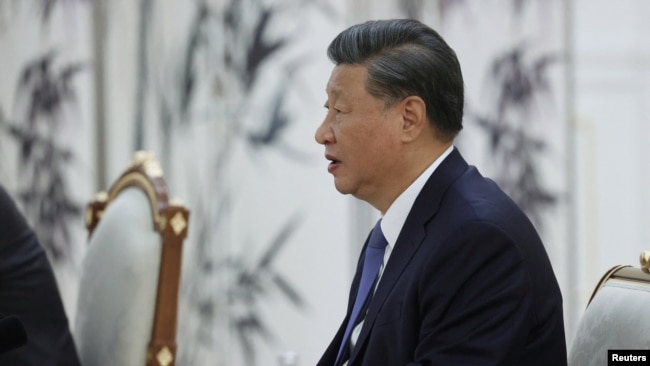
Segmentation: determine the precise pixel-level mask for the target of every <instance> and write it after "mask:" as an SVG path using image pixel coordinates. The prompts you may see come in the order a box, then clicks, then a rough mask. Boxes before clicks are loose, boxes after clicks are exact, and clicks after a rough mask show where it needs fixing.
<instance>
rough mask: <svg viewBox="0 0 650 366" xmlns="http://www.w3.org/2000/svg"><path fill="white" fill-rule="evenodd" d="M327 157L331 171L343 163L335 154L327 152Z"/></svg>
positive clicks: (328, 167) (328, 168)
mask: <svg viewBox="0 0 650 366" xmlns="http://www.w3.org/2000/svg"><path fill="white" fill-rule="evenodd" d="M325 159H327V160H329V161H330V164H329V165H328V166H327V171H328V172H330V173H332V172H334V171H335V170H336V169H337V168H338V167H339V166H340V165H341V161H340V160H338V159H337V158H336V157H335V156H333V155H329V154H325Z"/></svg>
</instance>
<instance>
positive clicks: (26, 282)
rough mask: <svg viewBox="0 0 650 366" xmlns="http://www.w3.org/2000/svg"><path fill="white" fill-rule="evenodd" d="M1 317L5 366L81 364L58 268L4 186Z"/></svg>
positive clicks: (0, 359) (0, 352)
mask: <svg viewBox="0 0 650 366" xmlns="http://www.w3.org/2000/svg"><path fill="white" fill-rule="evenodd" d="M0 313H2V314H4V315H6V317H4V316H2V315H0V365H12V366H21V365H25V366H27V365H30V366H31V365H39V366H40V365H43V366H47V365H52V366H76V365H79V360H78V358H77V352H76V350H75V346H74V342H73V339H72V336H71V334H70V329H69V327H68V318H67V317H66V314H65V311H64V309H63V303H62V302H61V296H60V295H59V289H58V286H57V283H56V280H55V278H54V274H53V272H52V267H51V266H50V263H49V261H48V259H47V256H46V254H45V251H44V250H43V248H42V247H41V245H40V244H39V242H38V239H37V238H36V235H35V234H34V231H33V230H32V229H31V228H30V227H29V225H28V224H27V221H26V220H25V218H24V216H23V215H22V214H21V212H20V211H19V210H18V207H16V205H15V203H14V201H13V200H12V199H11V197H10V196H9V194H7V192H6V191H5V190H4V188H3V187H2V186H1V185H0ZM3 325H4V326H3ZM25 333H26V337H25ZM25 338H26V339H25Z"/></svg>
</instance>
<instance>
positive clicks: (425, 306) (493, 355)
mask: <svg viewBox="0 0 650 366" xmlns="http://www.w3.org/2000/svg"><path fill="white" fill-rule="evenodd" d="M366 244H367V243H366ZM364 248H365V246H364ZM361 258H363V252H362V253H361ZM362 263H363V260H360V261H359V266H358V268H357V272H356V275H355V278H354V280H353V283H352V288H351V291H350V302H349V304H350V305H349V306H348V313H347V316H346V318H345V319H344V321H343V323H342V325H341V327H340V329H339V331H338V332H337V334H336V336H335V337H334V339H333V340H332V343H331V344H330V346H329V347H328V348H327V350H326V351H325V353H324V355H323V356H322V358H321V360H320V361H319V362H318V366H333V365H334V363H335V360H336V356H337V352H338V349H339V345H340V342H341V338H342V337H343V332H344V330H345V324H346V323H347V320H348V319H347V318H348V317H349V316H350V311H351V307H352V305H351V304H353V303H354V297H355V294H356V289H357V286H358V283H359V277H360V273H361V268H360V266H361V265H362ZM565 342H566V341H565V335H564V324H563V315H562V296H561V294H560V289H559V286H558V284H557V280H556V278H555V275H554V273H553V270H552V268H551V264H550V262H549V259H548V256H547V253H546V251H545V249H544V246H543V244H542V242H541V240H540V238H539V236H538V234H537V232H536V230H535V228H534V227H533V225H532V224H531V222H530V221H529V220H528V219H527V217H526V216H525V215H524V213H523V212H522V211H521V210H520V209H519V207H517V205H516V204H515V203H514V202H513V201H512V200H511V199H510V198H509V197H508V196H507V195H506V194H505V193H504V192H503V191H501V189H500V188H499V187H498V186H497V185H496V184H495V183H494V182H493V181H491V180H489V179H487V178H484V177H483V176H481V174H480V173H479V172H478V170H477V169H476V168H474V167H472V166H468V164H467V163H466V162H465V160H464V159H463V158H462V157H461V155H460V153H459V152H458V151H457V150H456V149H454V151H453V152H452V153H451V154H450V155H449V156H448V157H447V158H446V159H445V160H444V161H443V162H442V163H441V165H440V166H439V167H438V168H437V169H436V170H435V172H434V173H433V174H432V176H431V177H430V178H429V180H428V181H427V183H426V184H425V186H424V187H423V189H422V191H421V192H420V194H419V196H418V197H417V199H416V201H415V203H414V204H413V207H412V208H411V211H410V213H409V215H408V217H407V219H406V222H405V223H404V226H403V228H402V231H401V232H400V234H399V237H398V239H397V242H396V243H395V246H394V249H393V252H392V253H391V257H390V259H389V261H388V263H387V264H386V268H385V270H384V273H383V275H382V278H381V281H380V282H379V284H378V287H377V289H376V292H375V295H374V297H373V299H372V302H371V304H370V307H369V309H368V313H367V315H366V318H365V322H364V326H363V329H362V331H361V334H360V335H359V339H358V341H357V345H356V346H355V348H354V350H352V352H351V356H350V362H349V366H416V365H421V366H424V365H427V366H436V365H441V366H453V365H509V366H528V365H530V366H533V365H535V366H537V365H539V366H565V365H566V364H567V357H566V343H565Z"/></svg>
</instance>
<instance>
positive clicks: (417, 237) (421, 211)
mask: <svg viewBox="0 0 650 366" xmlns="http://www.w3.org/2000/svg"><path fill="white" fill-rule="evenodd" d="M467 167H468V166H467V163H466V162H465V160H464V159H463V157H462V156H461V155H460V153H459V152H458V150H457V149H456V148H454V150H453V151H452V152H451V154H449V156H448V157H447V158H446V159H445V160H444V161H443V162H442V163H441V164H440V166H438V168H437V169H436V170H435V171H434V172H433V174H432V175H431V177H430V178H429V179H428V180H427V182H426V183H425V185H424V187H422V191H421V192H420V193H419V194H418V197H417V198H416V200H415V202H414V203H413V207H412V208H411V211H410V212H409V215H408V217H407V218H406V221H405V222H404V226H403V227H402V230H401V231H400V234H399V237H398V238H397V241H396V243H395V246H394V248H393V251H392V253H391V255H390V259H389V260H388V263H387V264H386V268H385V269H384V272H383V274H382V277H381V280H380V281H379V285H378V286H377V290H376V292H375V295H374V297H373V299H372V302H371V304H370V307H369V308H368V313H367V314H366V317H365V320H364V325H363V328H362V330H361V333H360V334H359V339H358V340H357V344H356V346H355V347H354V350H353V351H352V354H351V355H350V364H353V361H354V359H355V358H356V357H357V356H358V354H359V352H360V350H361V349H363V348H364V347H363V345H364V343H365V342H366V341H367V338H368V335H369V334H370V331H371V330H372V328H373V325H374V323H375V319H376V317H377V314H378V312H379V310H381V308H382V306H383V304H384V302H385V301H386V298H387V297H388V295H389V294H390V292H391V291H392V289H393V287H395V284H396V283H397V280H398V279H399V277H400V276H401V275H402V273H403V272H404V270H405V269H406V267H407V266H408V264H409V262H410V261H411V259H412V258H413V256H414V255H415V253H416V252H417V250H418V248H419V247H420V245H421V244H422V242H423V241H424V237H425V225H426V224H427V223H428V222H429V221H430V220H431V219H432V218H433V217H434V216H435V214H436V213H437V212H438V208H439V206H440V201H442V199H443V197H444V195H445V193H446V191H447V189H449V187H450V186H451V184H452V183H453V181H454V180H456V178H458V177H459V176H460V175H461V174H462V173H463V172H465V171H466V170H467Z"/></svg>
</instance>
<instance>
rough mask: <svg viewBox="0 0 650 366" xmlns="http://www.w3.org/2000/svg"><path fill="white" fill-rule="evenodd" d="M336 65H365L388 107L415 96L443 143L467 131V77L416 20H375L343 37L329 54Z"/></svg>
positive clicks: (376, 93) (369, 87)
mask: <svg viewBox="0 0 650 366" xmlns="http://www.w3.org/2000/svg"><path fill="white" fill-rule="evenodd" d="M327 56H328V57H329V58H330V60H332V61H333V62H334V63H335V64H336V65H340V64H349V65H363V66H365V67H366V68H367V70H368V81H367V84H366V90H367V91H368V93H370V94H371V95H373V96H375V97H377V98H380V99H382V100H384V101H385V103H386V106H387V107H389V106H391V105H393V104H394V103H396V102H399V101H401V100H403V99H404V98H406V97H408V96H411V95H415V96H419V97H420V98H422V100H424V103H425V105H426V110H427V117H428V119H429V122H430V123H432V124H433V126H434V129H435V130H436V132H437V133H438V134H439V136H440V137H441V138H442V139H444V140H451V139H453V138H454V137H455V136H456V135H457V134H458V132H460V130H461V129H462V128H463V122H462V121H463V106H464V86H463V75H462V73H461V70H460V64H459V62H458V58H457V57H456V53H455V52H454V50H453V49H451V47H449V45H447V43H446V42H445V40H444V39H443V38H442V37H441V36H440V35H439V34H438V33H437V32H436V31H435V30H433V29H431V28H430V27H428V26H427V25H425V24H423V23H421V22H419V21H417V20H413V19H392V20H373V21H368V22H365V23H361V24H357V25H354V26H352V27H350V28H348V29H346V30H344V31H343V32H341V33H340V34H339V35H338V36H336V38H335V39H334V40H333V41H332V43H331V44H330V45H329V47H328V49H327Z"/></svg>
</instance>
